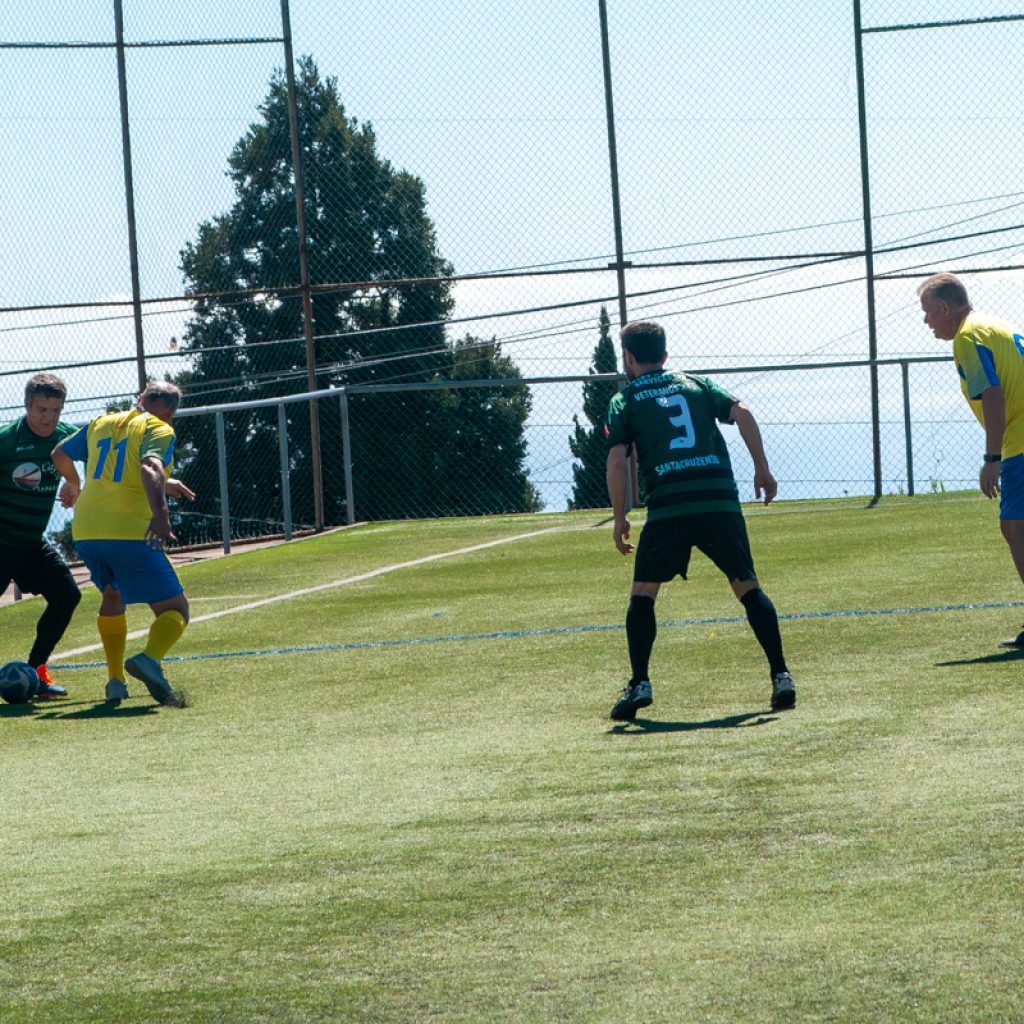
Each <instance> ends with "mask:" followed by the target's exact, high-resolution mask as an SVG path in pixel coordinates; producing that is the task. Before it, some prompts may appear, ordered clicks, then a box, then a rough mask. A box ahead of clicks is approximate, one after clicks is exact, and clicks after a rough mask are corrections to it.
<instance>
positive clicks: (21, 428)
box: [0, 373, 82, 697]
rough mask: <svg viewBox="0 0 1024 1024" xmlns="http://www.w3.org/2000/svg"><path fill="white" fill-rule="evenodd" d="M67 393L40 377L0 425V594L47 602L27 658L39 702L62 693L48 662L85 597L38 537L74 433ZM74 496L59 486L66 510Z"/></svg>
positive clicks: (50, 379) (59, 382) (60, 384)
mask: <svg viewBox="0 0 1024 1024" xmlns="http://www.w3.org/2000/svg"><path fill="white" fill-rule="evenodd" d="M66 395H67V388H66V387H65V385H64V382H63V381H62V380H61V379H60V378H59V377H55V376H54V375H53V374H52V373H37V374H36V375H35V376H34V377H32V378H30V379H29V381H28V383H27V384H26V385H25V415H24V416H22V417H20V418H18V419H16V420H14V421H13V422H11V423H8V424H5V425H4V426H2V427H0V594H2V593H3V592H4V591H5V590H6V589H7V587H8V585H9V584H10V582H11V580H13V581H14V582H15V583H16V584H17V585H18V587H19V588H20V589H21V590H24V591H26V592H31V593H33V594H41V595H42V597H43V600H44V601H45V603H46V607H45V608H44V609H43V613H42V615H40V617H39V622H38V623H37V625H36V636H35V642H34V643H33V645H32V649H31V650H30V651H29V654H28V663H29V664H30V665H31V666H32V667H33V668H34V669H35V670H36V672H37V673H38V674H39V690H38V692H37V694H36V696H37V697H64V696H66V695H67V691H66V690H65V689H64V687H63V686H58V685H57V684H56V683H55V682H54V681H53V677H52V676H51V675H50V671H49V669H48V668H47V665H46V662H47V660H48V659H49V657H50V655H51V654H52V653H53V649H54V648H55V647H56V646H57V643H58V641H59V640H60V638H61V637H62V636H63V635H64V630H65V629H67V627H68V623H69V622H70V621H71V616H72V614H73V613H74V611H75V608H76V607H77V605H78V602H79V601H81V599H82V595H81V593H80V592H79V589H78V584H77V583H76V582H75V578H74V576H72V575H71V570H70V569H68V567H67V565H66V564H65V562H64V559H63V558H61V556H60V555H59V554H58V552H57V551H56V550H55V549H54V548H53V547H52V546H51V545H50V544H49V543H47V541H46V539H45V538H44V536H43V534H44V533H45V531H46V525H47V523H48V522H49V521H50V514H51V513H52V512H53V501H54V498H55V497H56V495H57V488H58V485H59V484H60V482H61V478H60V474H59V473H58V472H57V470H56V469H54V467H53V459H52V458H51V455H50V453H51V452H52V451H53V447H54V445H56V444H57V442H58V441H63V440H64V439H65V438H66V437H70V436H71V435H72V434H74V433H75V432H76V429H77V428H75V427H73V426H71V424H70V423H62V422H61V420H60V414H61V411H62V410H63V408H64V399H65V397H66ZM76 479H77V475H76ZM77 497H78V489H77V487H73V486H72V485H70V484H66V485H65V486H63V487H62V488H61V494H60V500H61V503H62V504H63V505H64V506H65V507H66V508H70V507H71V506H72V505H74V503H75V499H76V498H77Z"/></svg>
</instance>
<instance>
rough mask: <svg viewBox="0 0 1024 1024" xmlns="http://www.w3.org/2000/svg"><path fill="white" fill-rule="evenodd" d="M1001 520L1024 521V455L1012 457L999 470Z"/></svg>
mask: <svg viewBox="0 0 1024 1024" xmlns="http://www.w3.org/2000/svg"><path fill="white" fill-rule="evenodd" d="M999 518H1000V519H1024V455H1011V456H1010V458H1008V459H1004V460H1003V464H1002V466H1001V467H1000V469H999Z"/></svg>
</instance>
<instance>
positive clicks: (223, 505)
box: [215, 412, 231, 555]
mask: <svg viewBox="0 0 1024 1024" xmlns="http://www.w3.org/2000/svg"><path fill="white" fill-rule="evenodd" d="M215 419H216V421H217V469H218V471H219V476H220V532H221V537H222V538H223V541H224V554H225V555H230V554H231V509H230V508H229V504H228V446H227V441H226V440H225V438H224V413H222V412H218V413H216V415H215Z"/></svg>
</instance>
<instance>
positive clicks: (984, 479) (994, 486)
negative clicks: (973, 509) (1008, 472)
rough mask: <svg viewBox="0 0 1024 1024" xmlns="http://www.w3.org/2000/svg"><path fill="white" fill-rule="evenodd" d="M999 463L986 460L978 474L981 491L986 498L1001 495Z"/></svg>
mask: <svg viewBox="0 0 1024 1024" xmlns="http://www.w3.org/2000/svg"><path fill="white" fill-rule="evenodd" d="M999 465H1000V464H999V463H998V462H986V463H985V464H984V465H983V466H982V467H981V473H979V474H978V482H979V483H980V484H981V493H982V494H984V495H985V497H986V498H995V497H998V496H999Z"/></svg>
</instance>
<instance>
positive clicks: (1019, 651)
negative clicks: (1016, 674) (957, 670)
mask: <svg viewBox="0 0 1024 1024" xmlns="http://www.w3.org/2000/svg"><path fill="white" fill-rule="evenodd" d="M1022 658H1024V648H1019V647H1014V648H1013V649H1012V650H1008V651H1000V652H999V653H998V654H979V655H978V657H977V658H958V659H957V660H956V661H937V662H935V667H936V668H951V667H954V666H956V665H1001V664H1003V663H1004V662H1007V661H1020V660H1021V659H1022Z"/></svg>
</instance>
